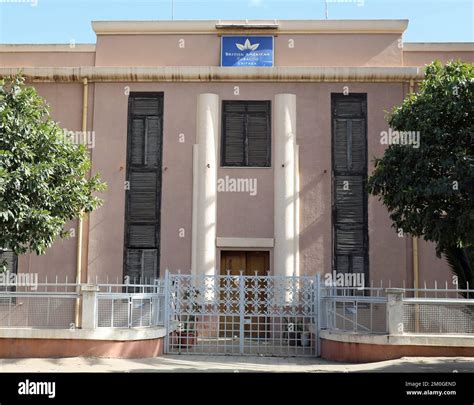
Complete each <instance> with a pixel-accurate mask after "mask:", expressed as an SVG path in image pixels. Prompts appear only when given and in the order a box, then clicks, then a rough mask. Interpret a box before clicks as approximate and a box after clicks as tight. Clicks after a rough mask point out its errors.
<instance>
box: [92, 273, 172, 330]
mask: <svg viewBox="0 0 474 405" xmlns="http://www.w3.org/2000/svg"><path fill="white" fill-rule="evenodd" d="M98 288H99V292H98V293H97V315H96V327H98V328H137V327H152V326H159V325H164V300H165V295H164V294H165V286H164V283H163V281H159V280H157V281H156V282H155V283H153V284H99V285H98Z"/></svg>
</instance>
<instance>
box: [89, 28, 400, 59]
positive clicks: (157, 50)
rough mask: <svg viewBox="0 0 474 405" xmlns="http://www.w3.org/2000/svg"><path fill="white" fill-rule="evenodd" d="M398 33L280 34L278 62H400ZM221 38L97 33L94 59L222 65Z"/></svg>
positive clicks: (276, 44) (276, 48) (277, 47)
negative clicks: (181, 43)
mask: <svg viewBox="0 0 474 405" xmlns="http://www.w3.org/2000/svg"><path fill="white" fill-rule="evenodd" d="M400 39H401V35H399V34H313V35H305V34H280V35H278V36H276V37H275V66H401V65H402V48H401V46H399V44H400V42H399V40H400ZM181 40H184V48H182V47H181V46H180V41H181ZM290 40H293V44H292V45H293V47H290ZM220 41H221V38H220V36H218V35H213V34H202V35H189V34H187V35H177V34H169V35H150V34H149V35H120V36H117V35H98V37H97V57H96V65H97V66H130V65H131V64H133V66H219V65H220ZM131 61H133V62H131Z"/></svg>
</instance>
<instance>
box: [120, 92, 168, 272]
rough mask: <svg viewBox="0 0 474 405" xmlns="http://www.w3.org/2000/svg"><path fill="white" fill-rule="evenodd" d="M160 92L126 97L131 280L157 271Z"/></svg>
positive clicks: (127, 236)
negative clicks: (127, 111)
mask: <svg viewBox="0 0 474 405" xmlns="http://www.w3.org/2000/svg"><path fill="white" fill-rule="evenodd" d="M162 122H163V96H162V95H161V94H156V93H154V94H152V93H149V94H143V93H141V94H136V93H135V94H134V93H132V94H131V95H130V99H129V131H128V154H127V155H128V158H127V181H128V182H129V190H128V191H127V200H126V219H125V221H126V223H125V249H124V267H125V268H124V275H126V276H129V277H130V279H131V280H141V281H145V279H152V278H155V277H158V275H159V252H160V251H159V249H160V211H161V209H160V208H161V159H162V127H163V125H162Z"/></svg>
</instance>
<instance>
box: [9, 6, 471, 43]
mask: <svg viewBox="0 0 474 405" xmlns="http://www.w3.org/2000/svg"><path fill="white" fill-rule="evenodd" d="M327 2H328V13H329V18H330V19H409V20H410V24H409V27H408V30H407V31H406V33H405V36H404V41H405V42H474V0H327ZM172 3H174V19H175V20H193V19H195V20H219V19H222V20H226V19H227V20H229V19H324V18H325V1H324V0H174V1H173V0H0V43H4V44H5V43H18V44H21V43H65V44H69V43H72V42H74V43H76V44H79V43H94V42H95V34H94V31H93V30H92V28H91V24H90V22H91V21H93V20H171V19H172Z"/></svg>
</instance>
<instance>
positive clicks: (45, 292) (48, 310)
mask: <svg viewBox="0 0 474 405" xmlns="http://www.w3.org/2000/svg"><path fill="white" fill-rule="evenodd" d="M77 287H78V286H77V285H76V284H70V283H41V284H37V285H35V286H34V290H33V291H32V290H31V289H29V288H26V287H24V286H23V285H10V286H9V287H8V288H7V289H4V290H3V291H0V328H40V329H65V328H74V327H75V306H76V302H77V300H78V299H79V297H80V295H79V293H78V292H77Z"/></svg>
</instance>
